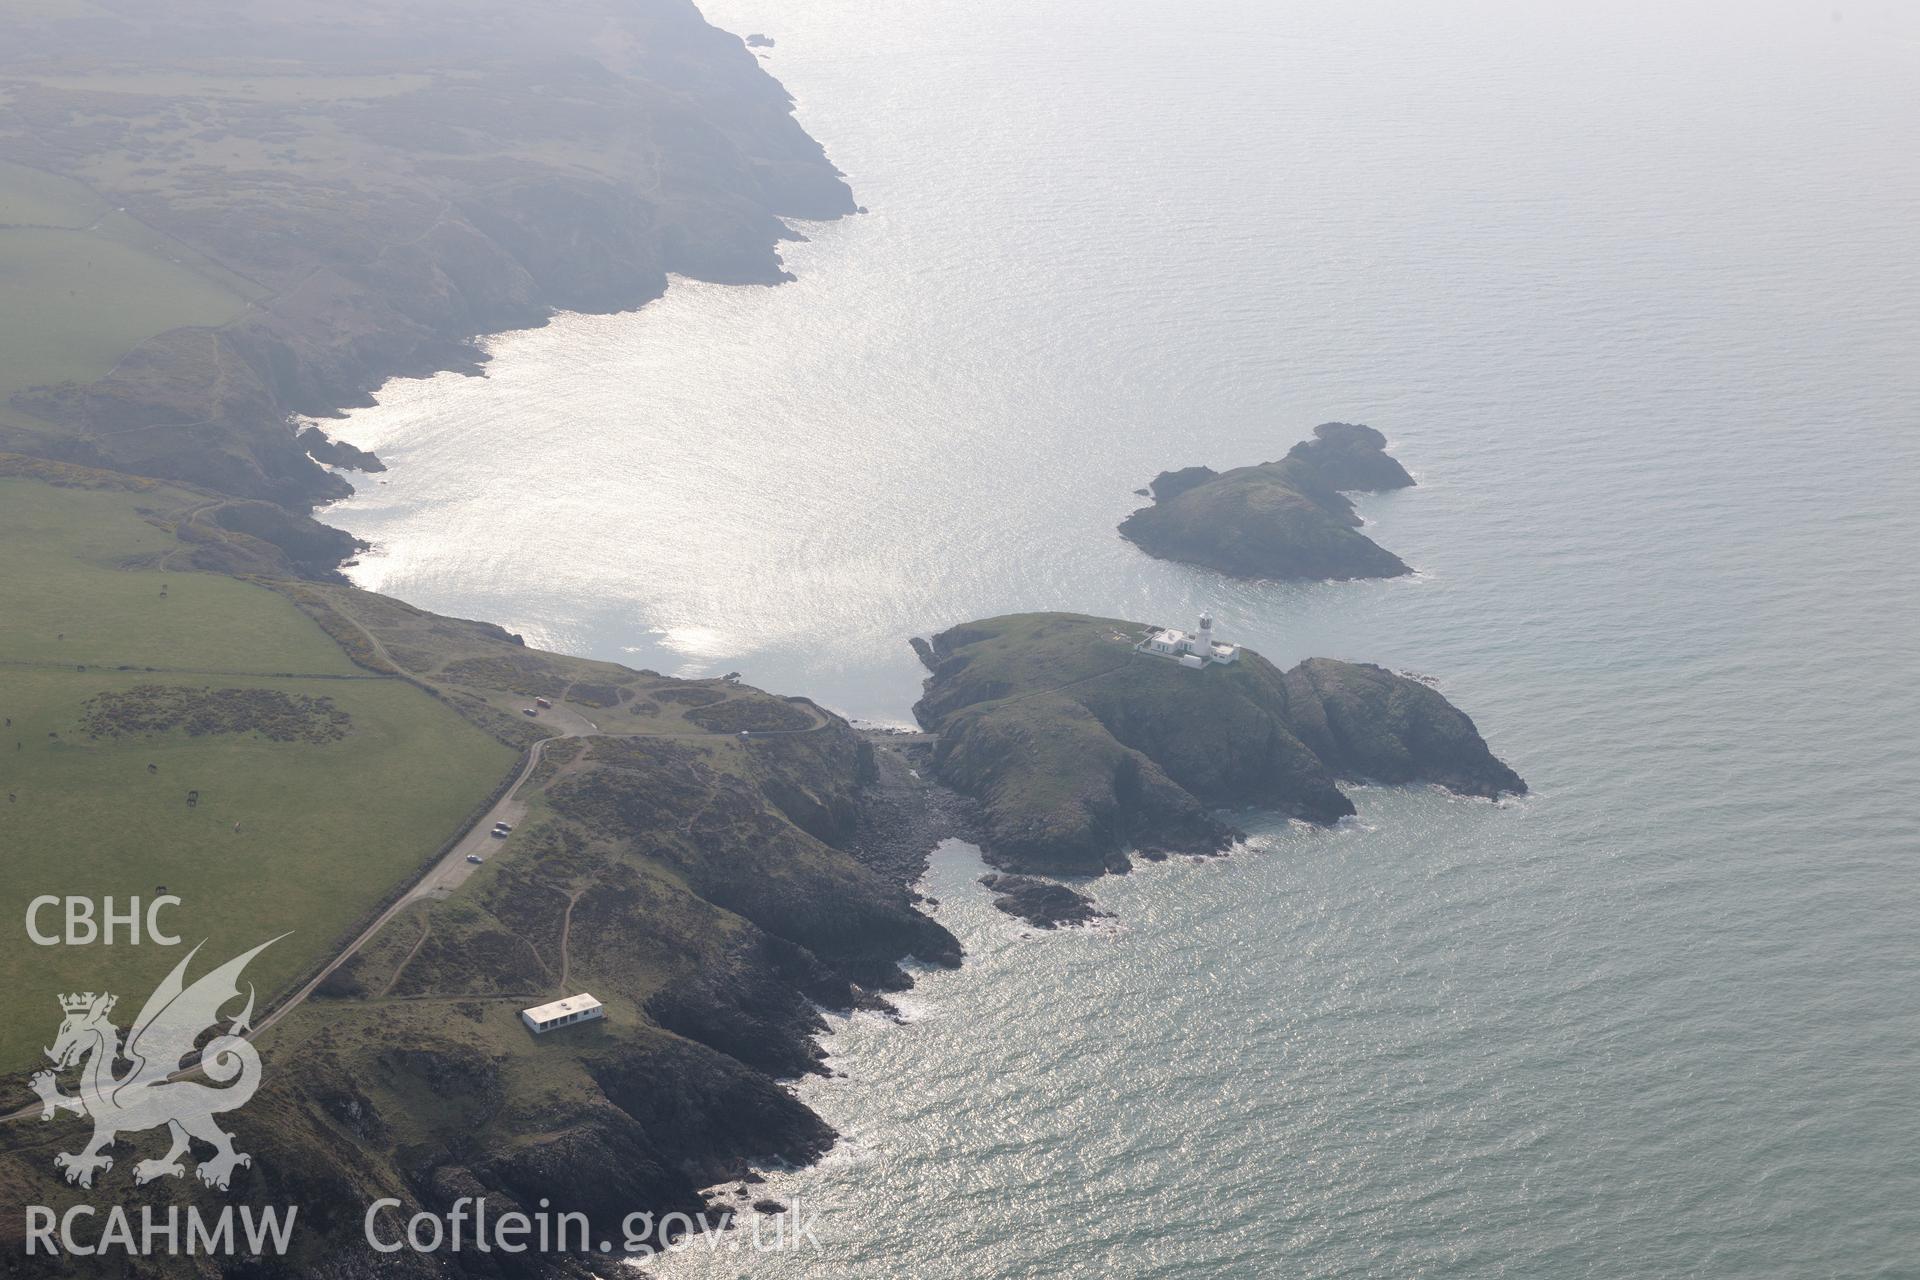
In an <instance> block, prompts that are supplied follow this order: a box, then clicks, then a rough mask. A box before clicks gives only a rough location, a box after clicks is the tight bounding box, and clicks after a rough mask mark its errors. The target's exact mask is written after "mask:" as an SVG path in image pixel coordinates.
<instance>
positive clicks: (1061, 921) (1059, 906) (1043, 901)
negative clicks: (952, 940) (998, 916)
mask: <svg viewBox="0 0 1920 1280" xmlns="http://www.w3.org/2000/svg"><path fill="white" fill-rule="evenodd" d="M980 883H981V884H983V885H985V886H986V887H987V891H988V892H989V893H991V894H993V905H994V906H996V907H998V908H999V909H1000V910H1002V911H1004V912H1006V913H1007V914H1008V915H1010V916H1017V917H1018V918H1020V919H1022V920H1025V921H1026V922H1027V923H1028V924H1030V925H1033V926H1034V927H1036V928H1039V929H1057V928H1059V927H1060V926H1061V925H1071V924H1092V923H1093V922H1094V921H1095V920H1101V919H1107V918H1109V917H1111V916H1112V914H1113V913H1112V912H1110V911H1102V910H1100V908H1098V907H1096V906H1094V905H1093V899H1092V898H1089V897H1088V896H1087V895H1086V894H1084V893H1080V892H1077V891H1075V890H1073V889H1069V888H1068V887H1067V886H1066V885H1063V884H1058V883H1055V882H1054V881H1052V880H1038V879H1035V878H1034V877H1032V876H1018V875H1010V874H1008V873H1006V872H998V873H995V874H993V875H985V876H981V877H980Z"/></svg>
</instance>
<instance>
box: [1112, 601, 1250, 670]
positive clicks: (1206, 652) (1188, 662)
mask: <svg viewBox="0 0 1920 1280" xmlns="http://www.w3.org/2000/svg"><path fill="white" fill-rule="evenodd" d="M1133 650H1134V652H1135V653H1145V654H1150V655H1151V656H1153V657H1156V658H1168V659H1171V660H1172V661H1174V662H1178V663H1179V664H1180V665H1181V666H1183V667H1195V668H1198V667H1204V666H1206V665H1208V664H1209V663H1216V662H1217V663H1220V664H1222V665H1225V664H1226V663H1229V662H1238V661H1239V660H1240V646H1239V645H1237V644H1221V643H1220V642H1219V641H1218V640H1215V639H1214V638H1213V615H1212V614H1210V613H1203V614H1201V615H1200V627H1199V629H1198V630H1197V631H1194V632H1193V633H1192V634H1188V633H1187V632H1185V631H1176V630H1174V629H1173V628H1171V627H1169V628H1167V629H1166V630H1164V631H1156V632H1154V633H1153V634H1152V635H1149V636H1148V637H1147V638H1146V639H1145V640H1142V641H1141V642H1140V643H1139V644H1136V645H1135V646H1133Z"/></svg>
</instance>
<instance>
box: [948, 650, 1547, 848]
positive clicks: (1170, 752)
mask: <svg viewBox="0 0 1920 1280" xmlns="http://www.w3.org/2000/svg"><path fill="white" fill-rule="evenodd" d="M1144 630H1145V628H1143V627H1141V626H1140V624H1138V623H1132V622H1123V621H1119V620H1115V619H1109V618H1091V617H1086V616H1084V615H1079V614H1019V615H1013V616H1010V617H1004V618H992V619H988V620H985V621H982V622H972V623H966V624H963V625H962V626H959V627H955V628H953V629H952V630H949V631H946V632H943V633H941V634H940V635H938V636H935V637H934V638H933V640H932V641H931V642H930V643H927V644H923V645H922V646H920V651H921V654H922V657H923V659H925V660H927V661H928V664H929V666H930V667H931V669H932V672H933V674H932V676H931V677H930V678H929V679H928V681H927V685H926V692H925V695H924V696H923V697H922V698H921V700H920V702H919V703H918V704H917V705H916V706H915V708H914V712H915V715H916V716H918V717H919V719H920V721H921V723H922V724H923V725H925V726H926V727H927V728H928V729H930V730H933V731H937V732H938V733H939V734H940V744H939V748H938V751H937V753H936V756H935V762H936V767H937V769H938V771H939V774H940V777H941V778H942V779H943V780H944V781H946V782H948V783H949V784H950V785H952V786H954V787H955V788H957V789H959V790H961V791H963V792H965V793H967V794H969V795H972V796H974V797H976V798H978V799H979V800H980V801H981V802H982V804H983V806H984V808H985V811H986V849H987V855H988V857H989V859H990V860H992V861H994V862H996V863H997V864H999V865H1002V866H1007V867H1010V868H1013V869H1017V870H1039V871H1056V872H1097V871H1101V870H1114V871H1120V870H1124V869H1125V868H1126V866H1127V856H1128V852H1129V850H1133V849H1137V850H1139V851H1141V852H1142V853H1146V854H1153V853H1160V852H1166V851H1180V852H1210V851H1214V850H1218V849H1220V848H1224V847H1225V846H1226V845H1227V844H1229V843H1231V841H1232V840H1233V838H1234V835H1235V833H1234V832H1233V831H1232V830H1231V829H1230V828H1228V827H1227V826H1226V825H1225V824H1224V823H1222V822H1221V821H1220V820H1219V819H1218V818H1217V817H1216V816H1215V815H1214V812H1213V811H1214V810H1215V809H1217V808H1226V807H1237V806H1254V807H1259V808H1264V809H1271V810H1276V811H1278V812H1281V813H1287V814H1291V815H1293V816H1295V817H1299V818H1303V819H1306V820H1308V821H1313V822H1332V821H1335V820H1337V819H1339V818H1341V817H1344V816H1346V815H1348V814H1350V813H1352V812H1353V805H1352V803H1351V802H1350V801H1349V800H1348V799H1347V798H1346V796H1344V795H1343V794H1341V792H1340V789H1339V787H1338V786H1337V785H1336V784H1337V783H1338V782H1339V781H1380V782H1426V783H1434V784H1437V785H1440V786H1444V787H1447V788H1448V789H1450V790H1453V791H1457V792H1460V793H1462V794H1466V795H1477V796H1487V797H1493V796H1498V795H1501V794H1506V793H1518V792H1523V791H1525V790H1526V784H1525V783H1524V782H1522V781H1521V780H1520V777H1519V775H1517V774H1515V773H1514V772H1513V771H1512V770H1511V769H1509V768H1508V767H1507V766H1506V765H1504V764H1502V763H1501V762H1500V761H1499V760H1497V759H1496V758H1495V757H1494V756H1493V754H1492V753H1491V752H1490V751H1489V750H1488V749H1487V745H1486V743H1485V742H1484V741H1483V740H1482V739H1481V737H1480V734H1479V732H1478V731H1477V730H1476V729H1475V728H1474V725H1473V722H1472V721H1471V720H1470V719H1468V718H1467V716H1466V715H1465V714H1464V713H1462V712H1460V711H1459V710H1458V709H1456V708H1455V707H1453V706H1452V705H1451V704H1450V703H1448V702H1447V700H1446V699H1445V698H1444V697H1442V696H1441V695H1440V694H1439V693H1437V692H1435V691H1434V690H1433V689H1430V688H1428V687H1427V686H1426V685H1424V684H1421V683H1420V682H1419V681H1416V680H1411V679H1408V678H1407V677H1404V676H1399V675H1395V674H1393V673H1392V672H1389V671H1386V670H1384V669H1383V668H1380V667H1376V666H1369V665H1362V664H1356V663H1349V662H1336V661H1333V660H1330V659H1326V658H1314V659H1309V660H1308V661H1306V662H1303V663H1301V664H1300V665H1299V666H1298V667H1295V668H1294V669H1293V670H1292V671H1289V672H1286V673H1284V674H1283V673H1281V672H1280V671H1279V670H1278V669H1277V668H1275V667H1274V666H1273V665H1272V664H1271V663H1269V662H1267V660H1266V659H1264V658H1262V657H1261V656H1260V655H1258V654H1257V653H1253V652H1251V651H1248V650H1242V651H1241V656H1240V659H1239V661H1238V662H1236V663H1233V664H1231V665H1228V666H1210V667H1207V668H1205V669H1203V670H1198V671H1195V670H1189V669H1187V668H1185V667H1182V666H1180V665H1178V664H1177V663H1174V662H1170V661H1168V660H1166V659H1163V658H1155V657H1151V656H1148V655H1145V654H1139V653H1135V652H1134V651H1133V649H1132V645H1133V643H1134V642H1135V641H1136V640H1137V639H1139V638H1140V636H1141V635H1142V634H1143V632H1144Z"/></svg>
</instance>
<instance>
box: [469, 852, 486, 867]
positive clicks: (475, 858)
mask: <svg viewBox="0 0 1920 1280" xmlns="http://www.w3.org/2000/svg"><path fill="white" fill-rule="evenodd" d="M467 861H468V862H471V863H472V864H473V865H474V866H476V867H477V866H479V865H480V864H481V863H483V862H485V861H486V859H485V858H483V857H481V856H480V855H479V854H477V853H470V854H468V855H467Z"/></svg>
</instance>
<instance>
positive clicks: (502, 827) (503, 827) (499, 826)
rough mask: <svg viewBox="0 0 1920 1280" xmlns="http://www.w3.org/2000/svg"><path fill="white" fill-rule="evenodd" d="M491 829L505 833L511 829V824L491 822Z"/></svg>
mask: <svg viewBox="0 0 1920 1280" xmlns="http://www.w3.org/2000/svg"><path fill="white" fill-rule="evenodd" d="M493 829H494V830H495V831H498V832H499V833H500V834H502V835H505V834H506V833H507V832H509V831H511V830H513V824H512V823H511V822H496V823H494V824H493Z"/></svg>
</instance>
